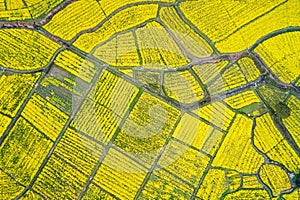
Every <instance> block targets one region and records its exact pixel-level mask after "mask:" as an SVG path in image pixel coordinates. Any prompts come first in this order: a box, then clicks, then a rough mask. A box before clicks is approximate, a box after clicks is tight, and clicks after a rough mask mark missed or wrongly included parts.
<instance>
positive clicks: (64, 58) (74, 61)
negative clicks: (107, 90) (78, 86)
mask: <svg viewBox="0 0 300 200" xmlns="http://www.w3.org/2000/svg"><path fill="white" fill-rule="evenodd" d="M54 63H55V64H56V65H57V66H59V67H61V68H62V69H64V70H66V71H67V72H69V73H71V74H73V75H74V76H76V77H78V78H80V79H82V80H83V81H85V82H87V83H90V82H91V80H92V79H93V77H94V75H95V74H96V71H97V67H96V66H95V65H94V64H93V63H92V62H90V61H88V59H87V58H83V57H81V56H79V55H77V54H75V53H73V52H71V51H68V50H65V51H63V52H61V53H60V54H58V56H57V57H56V59H55V61H54Z"/></svg>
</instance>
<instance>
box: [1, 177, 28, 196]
mask: <svg viewBox="0 0 300 200" xmlns="http://www.w3.org/2000/svg"><path fill="white" fill-rule="evenodd" d="M0 185H1V190H0V196H1V198H2V199H11V198H12V197H17V196H18V195H19V194H20V193H21V192H22V191H23V190H24V189H25V188H24V187H23V186H21V185H19V184H18V183H17V182H16V181H15V180H14V179H13V178H11V177H10V176H9V175H7V174H6V173H4V172H3V171H0Z"/></svg>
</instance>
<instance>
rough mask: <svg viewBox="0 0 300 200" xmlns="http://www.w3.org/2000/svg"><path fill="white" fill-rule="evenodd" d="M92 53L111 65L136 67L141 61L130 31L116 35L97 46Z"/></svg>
mask: <svg viewBox="0 0 300 200" xmlns="http://www.w3.org/2000/svg"><path fill="white" fill-rule="evenodd" d="M93 55H94V56H95V57H96V58H99V59H100V60H103V61H104V62H107V63H108V64H109V65H112V66H126V67H137V66H139V65H140V63H141V60H140V58H139V55H138V49H137V46H136V41H135V38H134V35H133V33H132V32H128V33H124V34H118V35H116V36H115V37H113V38H112V39H111V40H109V41H107V42H106V43H104V44H102V45H100V46H99V47H97V48H96V49H95V50H94V52H93Z"/></svg>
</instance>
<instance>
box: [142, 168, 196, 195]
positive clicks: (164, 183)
mask: <svg viewBox="0 0 300 200" xmlns="http://www.w3.org/2000/svg"><path fill="white" fill-rule="evenodd" d="M193 190H194V188H193V187H192V186H191V185H189V184H187V183H185V182H183V181H182V180H180V179H179V178H177V177H175V176H173V175H171V174H169V173H168V172H166V171H165V170H163V169H160V170H155V171H154V172H153V173H152V174H151V176H150V177H149V179H148V181H147V183H146V185H145V187H144V188H143V190H142V191H141V193H140V195H139V197H138V199H141V200H142V199H190V198H191V196H192V193H193Z"/></svg>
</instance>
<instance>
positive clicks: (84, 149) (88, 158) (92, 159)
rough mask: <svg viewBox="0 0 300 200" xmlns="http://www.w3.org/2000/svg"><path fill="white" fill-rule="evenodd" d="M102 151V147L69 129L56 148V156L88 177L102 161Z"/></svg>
mask: <svg viewBox="0 0 300 200" xmlns="http://www.w3.org/2000/svg"><path fill="white" fill-rule="evenodd" d="M102 151H103V146H102V145H100V144H98V143H96V142H94V141H93V140H90V139H89V138H87V137H85V136H83V135H81V134H80V133H78V132H77V131H76V130H73V129H70V128H69V129H67V131H66V132H65V133H64V135H63V137H62V139H61V140H60V142H59V143H58V145H57V147H56V148H55V151H54V154H55V155H57V156H59V157H60V158H63V159H64V160H65V161H66V162H68V163H70V164H71V165H73V166H75V167H76V168H77V169H78V170H80V171H81V172H82V173H84V174H85V175H87V176H88V175H90V174H91V172H92V170H93V168H94V167H95V166H96V163H97V161H98V160H99V159H100V157H101V154H102Z"/></svg>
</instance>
